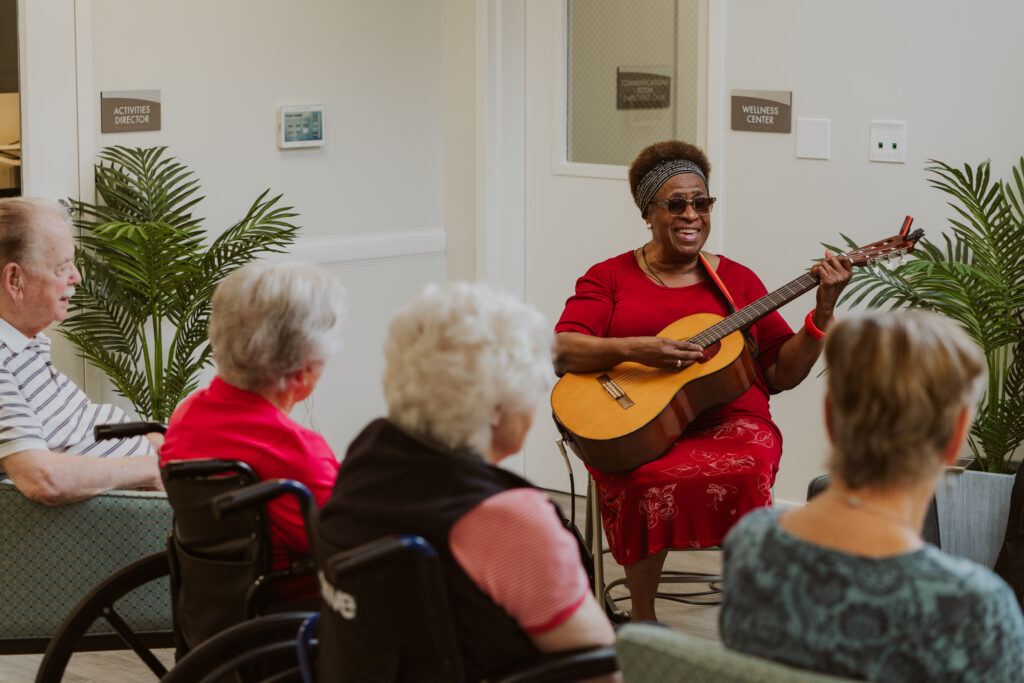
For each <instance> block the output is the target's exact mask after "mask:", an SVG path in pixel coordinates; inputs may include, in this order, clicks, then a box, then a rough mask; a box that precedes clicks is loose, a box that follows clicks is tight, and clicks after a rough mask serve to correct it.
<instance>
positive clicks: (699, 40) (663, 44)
mask: <svg viewBox="0 0 1024 683" xmlns="http://www.w3.org/2000/svg"><path fill="white" fill-rule="evenodd" d="M502 4H504V5H508V4H509V3H508V2H505V3H502ZM706 5H707V3H706V2H704V1H703V0H632V1H631V2H628V3H623V2H620V1H616V0H576V2H575V3H572V2H566V1H563V2H551V1H550V0H526V1H525V3H524V12H523V15H522V29H521V33H522V35H521V36H514V35H510V36H507V37H508V38H509V40H522V45H524V46H525V48H524V49H523V71H522V78H521V80H522V84H523V85H522V91H523V101H522V117H521V119H522V120H521V121H519V120H517V118H518V117H516V116H509V117H508V118H509V119H510V122H511V124H512V125H513V126H514V127H515V128H514V129H513V130H511V131H509V132H508V135H509V136H513V137H514V136H515V135H516V134H517V133H518V132H519V131H520V130H521V131H522V132H521V135H522V140H523V143H522V149H523V155H522V157H521V159H520V163H521V164H522V174H523V176H522V177H523V183H522V206H523V209H522V217H521V226H522V227H521V230H522V240H521V244H522V247H521V249H522V260H523V266H522V272H523V287H522V293H523V295H524V297H525V299H526V301H528V302H529V303H531V304H533V305H535V306H537V307H538V308H539V309H540V310H541V311H542V312H543V313H544V314H545V316H547V318H548V319H549V320H550V321H551V322H552V324H554V322H555V321H557V319H558V317H559V315H560V313H561V310H562V307H563V305H564V303H565V300H566V298H567V297H569V296H570V295H571V294H572V293H573V290H574V286H575V282H576V279H577V278H578V277H579V276H581V275H582V274H583V273H584V272H585V271H586V270H587V268H589V267H590V266H591V265H593V264H595V263H597V262H599V261H602V260H604V259H607V258H611V257H612V256H615V255H618V254H620V253H623V252H625V251H627V250H630V249H633V248H636V247H637V246H639V245H641V244H643V243H644V242H645V241H646V240H647V239H648V232H647V229H646V225H645V224H644V222H643V221H642V220H641V218H640V214H639V212H638V210H637V208H636V206H635V205H634V204H633V200H632V197H631V196H630V192H629V185H628V182H627V180H626V164H628V162H629V161H630V160H631V159H632V158H633V157H634V156H635V155H636V153H637V152H639V151H640V149H642V148H643V147H644V146H645V145H647V144H650V143H651V142H655V141H657V140H661V139H670V138H676V137H677V138H682V139H688V140H691V141H695V142H696V143H697V144H699V145H702V146H704V147H705V148H706V149H708V151H709V154H710V155H711V156H712V163H714V162H715V156H716V153H717V146H715V145H712V146H711V147H710V148H709V147H708V138H709V136H708V134H707V132H706V131H707V126H706V125H705V123H704V122H705V121H706V120H707V118H708V117H707V111H708V107H707V98H706V96H705V94H704V93H706V92H707V91H708V62H707V57H706V55H707V54H708V40H707V30H706V27H707V26H708V25H709V21H710V22H711V23H716V21H717V19H716V18H711V19H710V20H709V17H708V9H707V6H706ZM506 11H507V8H506ZM516 23H517V22H510V25H514V24H516ZM507 45H508V43H506V49H507ZM505 71H506V73H507V72H508V67H507V65H506V69H505ZM619 72H622V73H633V72H636V73H646V74H648V75H650V74H654V75H655V76H667V77H669V78H670V79H671V88H670V89H671V95H670V100H671V105H670V106H669V107H664V106H662V105H664V104H665V102H664V101H663V100H660V101H659V100H657V98H658V97H659V96H657V95H655V96H654V97H655V101H652V102H649V103H648V105H649V106H651V105H653V107H652V108H646V109H624V108H622V106H621V104H622V103H621V102H620V101H618V98H617V96H621V95H623V94H624V93H625V94H630V93H632V94H633V95H636V94H637V93H638V92H639V93H640V94H641V96H643V93H645V92H646V93H648V95H649V91H644V90H638V89H636V88H632V90H631V85H632V83H629V82H623V79H622V77H620V76H619ZM654 80H655V81H657V80H658V79H657V78H655V79H654ZM508 81H511V82H515V81H516V79H508V78H506V82H508ZM635 82H636V81H633V83H635ZM567 93H569V94H568V95H567ZM713 99H714V98H713ZM567 100H568V104H567ZM512 109H513V110H514V109H515V108H514V107H513V108H512ZM712 111H715V108H714V107H712ZM520 127H521V128H520ZM712 132H713V133H717V130H713V131H712ZM507 157H508V155H507V154H506V163H507ZM506 187H508V186H507V185H506ZM512 187H513V189H514V187H515V185H514V183H513V184H512ZM510 194H514V193H510V192H508V191H505V192H503V197H504V199H505V200H506V201H510V200H511V197H510V196H509V195H510ZM511 223H513V224H515V223H520V221H519V220H517V221H512V222H511ZM506 227H508V226H506ZM505 239H508V238H507V236H506V238H505ZM550 415H551V411H550V406H549V405H548V404H547V403H546V402H545V403H544V404H542V405H541V406H540V407H539V408H538V411H537V417H536V421H535V424H534V428H533V430H532V432H531V434H530V437H529V439H528V440H527V443H526V447H525V459H524V460H525V466H524V469H525V474H526V476H527V477H528V478H529V479H531V480H532V481H533V482H534V483H536V484H538V485H540V486H542V487H545V488H551V489H557V490H568V482H569V480H568V474H567V471H566V467H565V464H564V461H563V460H562V459H561V457H560V455H559V453H558V451H557V449H556V447H555V440H556V438H557V432H556V430H555V428H554V425H553V423H552V420H551V417H550ZM571 459H572V460H573V461H574V463H573V464H574V469H575V471H576V482H577V489H578V490H579V487H580V486H581V485H582V486H585V481H586V479H585V471H584V470H583V468H582V466H581V465H580V463H579V462H578V461H576V460H575V458H574V457H571Z"/></svg>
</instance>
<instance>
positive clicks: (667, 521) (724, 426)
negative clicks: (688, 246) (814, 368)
mask: <svg viewBox="0 0 1024 683" xmlns="http://www.w3.org/2000/svg"><path fill="white" fill-rule="evenodd" d="M715 272H716V273H717V274H718V276H719V277H720V278H721V279H722V282H724V283H725V286H726V288H727V289H728V290H729V294H730V295H731V296H732V298H733V301H734V302H735V304H736V306H737V307H738V308H742V307H743V306H746V305H747V304H749V303H751V302H752V301H755V300H757V299H759V298H761V297H762V296H764V295H765V294H766V293H767V291H766V290H765V288H764V285H763V284H761V281H760V280H759V279H758V277H757V276H756V275H754V273H753V271H751V270H750V269H749V268H746V267H745V266H742V265H740V264H739V263H736V262H735V261H730V260H729V259H727V258H725V257H724V256H720V257H719V265H718V268H717V270H716V271H715ZM695 313H715V314H717V315H721V316H726V315H729V313H730V309H729V304H728V302H727V300H726V299H725V297H724V296H723V295H722V293H721V292H720V291H719V290H718V288H717V286H716V285H715V283H714V282H713V281H711V280H710V279H705V280H704V281H703V282H701V283H699V284H696V285H691V286H688V287H662V286H660V285H657V284H655V283H654V282H651V280H650V279H648V278H647V276H646V275H644V273H643V271H641V270H640V267H639V266H638V265H637V263H636V260H635V259H634V257H633V253H632V252H627V253H625V254H622V255H620V256H616V257H615V258H612V259H609V260H607V261H603V262H602V263H598V264H597V265H595V266H594V267H592V268H591V269H590V270H588V271H587V273H586V275H584V276H583V277H581V278H580V279H579V280H578V281H577V282H576V294H575V295H573V296H572V297H570V298H569V300H568V301H567V302H566V304H565V310H564V311H562V317H561V319H559V321H558V324H557V325H556V326H555V331H556V332H580V333H583V334H589V335H594V336H598V337H637V336H655V335H657V334H658V332H660V331H661V330H663V329H664V328H665V327H667V326H668V325H669V324H670V323H672V322H674V321H676V320H678V319H680V318H683V317H685V316H688V315H693V314H695ZM750 332H751V334H752V336H753V338H754V340H755V341H756V342H757V347H758V350H759V355H758V357H757V360H756V363H755V365H756V367H757V376H756V378H755V380H754V383H753V385H751V387H750V388H749V389H748V390H747V391H746V392H745V393H744V394H743V395H742V396H740V397H739V398H736V399H735V400H733V401H731V402H730V403H726V404H724V405H721V406H718V407H715V408H711V409H709V410H707V411H705V412H704V413H703V414H701V415H700V416H698V418H697V419H696V420H694V422H693V423H692V424H690V426H689V427H687V429H686V431H685V432H684V433H683V435H682V436H681V437H680V438H679V439H678V440H677V441H676V442H675V444H673V445H672V447H671V448H669V450H668V451H667V452H666V453H665V454H664V455H663V456H661V457H660V458H658V459H656V460H654V461H652V462H649V463H647V464H645V465H641V466H640V467H638V468H636V469H634V470H631V471H629V472H617V473H610V472H601V471H599V470H595V469H593V468H590V467H588V468H587V469H588V470H590V473H591V475H592V476H593V477H594V481H595V482H596V483H597V491H598V495H599V496H600V502H601V517H602V519H603V522H604V530H605V535H606V536H607V538H608V546H609V547H610V549H611V551H612V555H613V556H614V557H615V560H616V561H617V562H618V563H619V564H622V565H629V564H634V563H635V562H639V561H640V560H643V559H644V558H646V557H648V556H650V555H653V554H655V553H657V552H658V551H660V550H662V549H664V548H686V547H693V548H706V547H709V546H716V545H719V544H720V543H721V542H722V539H723V538H724V537H725V534H726V532H727V531H728V530H729V529H730V528H731V527H732V525H733V524H734V523H735V522H736V521H737V520H738V519H739V518H740V517H742V516H743V514H744V513H746V512H748V511H749V510H752V509H754V508H757V507H763V506H766V505H771V502H772V498H771V487H772V485H773V484H774V483H775V473H776V472H777V471H778V468H779V459H780V458H781V456H782V434H781V433H780V432H779V428H778V427H777V426H776V425H775V423H773V422H772V418H771V412H770V411H769V409H768V395H769V389H768V386H767V384H766V383H765V379H764V370H765V369H766V368H769V367H771V366H772V365H773V364H774V363H775V359H776V356H777V355H778V351H779V347H780V346H782V344H783V343H784V342H785V341H786V340H787V339H789V338H790V337H791V336H793V331H792V329H790V327H789V325H787V324H786V322H785V321H784V320H783V319H782V316H780V315H779V314H778V313H777V312H773V313H771V314H769V315H767V316H766V317H764V318H762V319H761V320H759V321H758V322H757V323H755V324H754V326H753V327H752V328H751V330H750Z"/></svg>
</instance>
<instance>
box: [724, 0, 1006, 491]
mask: <svg viewBox="0 0 1024 683" xmlns="http://www.w3.org/2000/svg"><path fill="white" fill-rule="evenodd" d="M724 8H725V9H724V37H725V66H724V71H725V86H726V87H725V90H726V92H725V93H724V94H723V96H724V97H728V91H729V90H730V89H762V90H791V91H792V92H793V117H794V123H795V119H796V117H819V118H829V119H831V120H832V158H831V160H829V161H812V160H806V159H796V158H795V145H796V140H795V135H780V134H768V133H742V132H733V131H731V130H729V128H728V122H727V121H726V122H724V124H725V133H724V136H723V138H724V139H723V143H724V163H723V164H722V166H723V168H720V169H717V172H716V174H715V175H714V176H713V178H712V185H713V186H715V191H716V192H718V193H719V195H720V196H721V197H722V201H723V202H725V203H727V204H728V223H727V225H725V226H723V227H722V229H723V230H724V240H725V247H724V252H725V253H726V254H728V255H729V256H731V257H733V258H735V259H737V260H739V261H741V262H743V263H745V264H747V265H749V266H751V267H752V268H754V269H755V270H756V272H757V273H758V274H759V275H760V276H761V278H762V280H764V282H765V285H766V286H767V287H768V289H769V290H772V289H774V288H776V287H779V286H781V285H783V284H785V283H786V282H789V280H791V279H793V278H794V277H796V276H797V275H798V274H800V272H802V270H803V269H805V268H807V267H809V266H810V265H811V259H812V258H815V257H819V256H820V255H821V253H822V248H821V247H820V246H819V242H832V243H835V242H837V241H839V240H838V235H839V233H840V232H842V233H845V234H847V235H849V236H851V237H852V238H854V239H856V240H858V241H860V242H862V243H866V242H872V241H875V240H877V239H880V238H882V237H887V236H889V235H892V234H894V233H896V232H897V231H898V229H899V226H900V223H901V222H902V220H903V217H904V215H906V214H911V215H913V216H914V217H915V219H916V220H915V224H914V225H915V227H921V228H924V229H925V231H926V233H927V234H928V236H929V237H931V238H932V239H933V240H935V239H941V238H940V237H939V233H940V231H941V230H943V228H944V224H945V222H946V218H947V217H949V216H950V215H952V211H951V210H950V209H948V208H947V207H946V205H945V195H943V194H942V193H940V192H939V191H937V190H932V189H929V187H928V184H927V174H926V173H925V171H924V168H925V166H926V165H927V161H928V159H932V158H934V159H940V160H943V161H946V162H948V163H952V164H955V165H962V164H963V163H964V162H970V163H971V164H972V165H973V164H976V163H978V162H980V161H984V160H985V159H991V160H992V170H993V175H995V176H1003V177H1006V176H1008V174H1009V172H1010V168H1011V165H1012V164H1014V163H1015V161H1016V160H1017V159H1019V157H1020V156H1021V155H1022V154H1024V128H1022V127H1021V125H1020V111H1021V110H1022V109H1024V90H1022V89H1021V88H1020V77H1019V75H1018V74H1017V65H1019V64H1021V63H1024V41H1021V40H1020V31H1019V27H1020V26H1021V25H1024V4H1022V3H1017V2H1010V1H1005V0H981V1H979V2H973V3H961V2H954V1H952V0H941V1H935V0H905V1H904V2H886V1H884V0H862V1H861V2H844V1H842V0H772V1H771V2H763V1H761V0H730V1H729V2H726V3H724ZM723 111H725V112H726V115H728V111H729V110H728V107H727V106H726V107H724V108H723ZM871 119H898V120H905V121H907V126H908V135H907V137H908V147H907V149H908V161H907V163H906V164H882V163H871V162H869V161H868V142H869V141H868V134H869V121H870V120H871ZM813 305H814V301H813V295H812V294H807V295H805V296H804V297H803V298H801V299H799V300H798V301H796V302H794V303H791V304H789V305H788V306H787V307H785V308H784V309H782V313H783V315H784V317H785V318H786V319H787V320H788V321H789V323H790V324H791V325H793V326H794V328H795V327H797V326H798V325H800V324H802V320H803V317H804V315H806V313H807V311H808V310H810V308H811V307H812V306H813ZM840 315H842V312H840ZM908 362H912V359H908ZM813 374H817V370H815V371H813V372H812V375H813ZM822 386H823V385H822V381H821V379H816V378H815V377H813V376H812V377H811V378H809V379H808V380H806V381H805V382H804V383H803V384H802V385H801V386H800V387H799V388H798V389H796V390H794V391H790V392H787V393H784V394H781V395H779V396H777V397H775V398H774V399H773V400H772V409H773V412H774V414H775V417H776V420H777V421H778V423H779V425H780V426H781V428H782V431H783V435H784V438H785V448H784V455H783V458H782V470H781V473H780V476H779V479H778V482H777V484H776V488H775V491H776V495H777V496H778V497H779V498H782V499H788V500H802V499H803V496H804V491H805V487H806V485H807V482H808V480H809V479H810V478H811V477H812V476H813V475H814V474H816V473H818V472H820V471H822V470H823V461H824V457H825V455H826V452H827V446H826V439H825V435H824V432H823V428H822V425H821V418H820V415H821V398H822Z"/></svg>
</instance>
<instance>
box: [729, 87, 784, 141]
mask: <svg viewBox="0 0 1024 683" xmlns="http://www.w3.org/2000/svg"><path fill="white" fill-rule="evenodd" d="M792 114H793V93H792V92H790V91H786V90H733V91H732V129H733V130H748V131H755V132H758V133H788V132H790V130H791V126H792V118H793V117H792Z"/></svg>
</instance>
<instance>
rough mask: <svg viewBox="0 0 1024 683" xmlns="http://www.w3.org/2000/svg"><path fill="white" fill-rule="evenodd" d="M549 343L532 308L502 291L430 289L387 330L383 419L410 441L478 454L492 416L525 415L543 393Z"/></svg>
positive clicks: (468, 286)
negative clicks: (385, 410) (501, 412)
mask: <svg viewBox="0 0 1024 683" xmlns="http://www.w3.org/2000/svg"><path fill="white" fill-rule="evenodd" d="M553 339H554V335H553V333H552V331H551V326H550V325H548V323H547V321H545V320H544V317H543V316H542V315H541V314H540V313H539V312H538V311H537V310H536V309H534V308H532V307H531V306H528V305H526V304H524V303H522V302H520V301H517V300H516V299H514V298H512V297H511V296H510V295H508V294H506V293H504V292H500V291H498V290H495V289H492V288H491V287H488V286H487V285H484V284H482V283H468V282H456V283H451V284H447V285H428V286H427V287H426V288H425V289H424V290H423V291H422V292H421V293H420V294H419V295H418V296H416V297H415V298H414V299H413V300H412V301H411V302H409V304H408V305H407V306H406V307H405V308H403V309H402V310H401V311H399V313H398V314H397V315H396V316H395V317H394V318H393V319H392V321H391V325H390V326H389V328H388V337H387V341H385V343H384V361H385V368H384V377H383V385H384V399H385V401H386V402H387V406H388V416H389V417H390V419H391V421H392V422H394V423H395V424H396V425H398V426H399V427H401V428H402V429H404V430H405V431H407V432H409V433H411V434H415V435H421V436H426V437H429V438H430V439H433V440H434V441H437V442H439V443H442V444H444V445H446V446H448V447H449V448H452V449H462V448H468V449H470V450H473V451H476V452H477V453H484V452H486V449H487V447H488V446H489V445H490V439H491V420H492V417H493V415H494V411H495V410H496V409H498V408H501V409H503V410H508V411H512V412H516V411H527V410H530V409H532V408H533V406H534V405H536V404H537V403H538V402H539V401H540V400H541V398H543V396H544V395H545V394H546V393H547V391H548V389H549V388H550V386H551V382H552V379H553V377H554V371H553V370H552V365H551V348H552V341H553Z"/></svg>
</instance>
